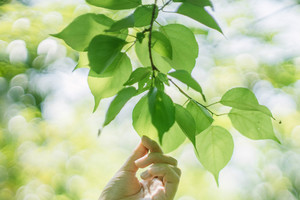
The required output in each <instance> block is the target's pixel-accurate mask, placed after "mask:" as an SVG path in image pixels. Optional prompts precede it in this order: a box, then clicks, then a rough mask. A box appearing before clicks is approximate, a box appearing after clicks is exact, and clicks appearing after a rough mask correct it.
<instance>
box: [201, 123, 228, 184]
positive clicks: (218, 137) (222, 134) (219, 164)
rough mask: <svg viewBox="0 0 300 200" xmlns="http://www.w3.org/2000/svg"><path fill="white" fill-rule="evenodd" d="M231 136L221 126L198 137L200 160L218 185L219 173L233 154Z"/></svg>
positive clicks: (213, 127) (214, 127)
mask: <svg viewBox="0 0 300 200" xmlns="http://www.w3.org/2000/svg"><path fill="white" fill-rule="evenodd" d="M233 147H234V144H233V139H232V136H231V134H230V133H229V132H228V131H227V130H226V129H224V128H222V127H219V126H211V127H209V128H208V129H206V130H205V131H203V132H202V133H201V134H199V135H198V136H197V137H196V149H197V152H198V159H199V161H200V162H201V163H202V165H203V166H204V167H205V168H206V169H207V170H208V171H210V172H211V173H212V174H213V175H214V177H215V180H216V182H217V184H218V179H219V173H220V171H221V170H222V169H223V168H224V167H225V166H226V165H227V163H228V162H229V161H230V159H231V157H232V154H233Z"/></svg>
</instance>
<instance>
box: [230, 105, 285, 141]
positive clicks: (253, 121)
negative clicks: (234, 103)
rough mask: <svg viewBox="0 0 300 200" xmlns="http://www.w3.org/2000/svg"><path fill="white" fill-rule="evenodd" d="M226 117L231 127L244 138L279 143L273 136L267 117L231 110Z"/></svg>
mask: <svg viewBox="0 0 300 200" xmlns="http://www.w3.org/2000/svg"><path fill="white" fill-rule="evenodd" d="M228 116H229V118H230V120H231V122H232V125H233V127H234V128H235V129H236V130H238V131H239V132H240V133H241V134H243V135H244V136H246V137H248V138H250V139H253V140H262V139H272V140H275V141H276V142H278V143H280V142H279V140H278V139H277V138H276V136H275V133H274V130H273V125H272V120H271V118H270V117H268V116H267V115H265V114H263V113H261V112H258V111H248V110H238V109H235V108H233V109H231V111H230V113H229V114H228Z"/></svg>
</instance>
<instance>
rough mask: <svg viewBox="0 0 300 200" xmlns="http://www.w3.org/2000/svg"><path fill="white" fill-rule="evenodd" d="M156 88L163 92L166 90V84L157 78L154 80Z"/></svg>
mask: <svg viewBox="0 0 300 200" xmlns="http://www.w3.org/2000/svg"><path fill="white" fill-rule="evenodd" d="M154 86H155V87H156V88H157V89H158V90H161V91H164V90H165V86H164V83H163V82H162V81H161V80H160V79H159V78H155V79H154Z"/></svg>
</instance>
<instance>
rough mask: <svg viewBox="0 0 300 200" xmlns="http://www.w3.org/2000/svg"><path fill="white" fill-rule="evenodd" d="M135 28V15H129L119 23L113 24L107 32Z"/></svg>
mask: <svg viewBox="0 0 300 200" xmlns="http://www.w3.org/2000/svg"><path fill="white" fill-rule="evenodd" d="M131 27H134V16H133V15H129V16H127V17H125V18H123V19H121V20H119V21H116V22H115V23H113V25H111V27H110V29H109V30H107V32H117V31H120V30H122V29H125V28H126V29H127V28H131Z"/></svg>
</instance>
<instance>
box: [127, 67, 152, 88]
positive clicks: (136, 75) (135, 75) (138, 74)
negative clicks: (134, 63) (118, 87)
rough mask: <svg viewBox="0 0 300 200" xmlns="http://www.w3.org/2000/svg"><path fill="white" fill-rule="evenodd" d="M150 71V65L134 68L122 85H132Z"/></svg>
mask: <svg viewBox="0 0 300 200" xmlns="http://www.w3.org/2000/svg"><path fill="white" fill-rule="evenodd" d="M151 73H152V71H151V67H139V68H137V69H136V70H134V71H133V72H132V73H131V75H130V77H129V79H128V80H127V81H126V83H125V84H124V85H133V84H135V83H137V82H139V81H141V80H143V79H144V78H146V77H147V76H149V75H150V74H151Z"/></svg>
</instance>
